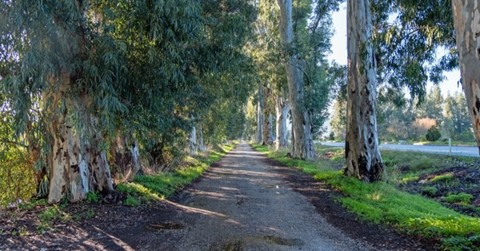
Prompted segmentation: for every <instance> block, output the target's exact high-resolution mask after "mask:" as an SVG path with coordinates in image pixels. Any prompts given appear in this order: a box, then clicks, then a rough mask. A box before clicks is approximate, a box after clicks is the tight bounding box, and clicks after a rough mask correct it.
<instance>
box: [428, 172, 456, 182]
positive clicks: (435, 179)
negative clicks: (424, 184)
mask: <svg viewBox="0 0 480 251" xmlns="http://www.w3.org/2000/svg"><path fill="white" fill-rule="evenodd" d="M454 177H455V175H454V174H453V173H444V174H440V175H437V176H435V177H433V178H431V179H430V182H446V181H449V180H452V179H453V178H454Z"/></svg>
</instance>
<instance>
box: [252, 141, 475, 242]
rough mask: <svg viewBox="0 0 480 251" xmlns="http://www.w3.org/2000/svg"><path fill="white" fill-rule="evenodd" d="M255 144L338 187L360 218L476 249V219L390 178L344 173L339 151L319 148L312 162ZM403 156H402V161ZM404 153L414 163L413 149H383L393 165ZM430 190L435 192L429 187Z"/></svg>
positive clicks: (419, 166) (423, 164) (422, 163)
mask: <svg viewBox="0 0 480 251" xmlns="http://www.w3.org/2000/svg"><path fill="white" fill-rule="evenodd" d="M254 148H255V149H256V150H258V151H261V152H264V153H266V154H267V155H268V157H270V158H272V159H275V160H277V161H279V162H280V163H282V164H284V165H286V166H290V167H295V168H298V169H300V170H301V171H303V172H305V173H308V174H310V175H312V176H314V177H315V178H316V179H318V180H322V181H324V182H326V183H327V184H329V185H331V186H332V187H333V188H335V189H337V190H338V191H340V192H341V194H342V196H341V197H340V198H339V199H338V200H339V201H340V202H341V203H342V204H343V206H345V208H346V209H347V210H349V211H351V212H353V213H355V214H356V215H358V216H359V217H360V218H361V219H364V220H367V221H371V222H375V223H383V224H388V225H391V226H394V227H395V228H397V229H399V230H400V231H403V232H406V233H409V234H412V235H420V236H423V237H425V238H431V239H434V240H439V241H440V243H441V246H442V248H443V249H447V250H480V249H479V247H480V218H478V217H470V216H466V215H463V214H460V213H458V212H456V211H454V210H452V209H449V208H446V207H444V206H443V205H442V204H440V203H439V202H436V201H434V200H431V199H428V198H425V197H423V196H421V195H418V194H410V193H407V192H404V191H401V190H400V189H398V188H397V187H396V186H395V185H394V184H392V180H388V179H387V181H384V182H377V183H364V182H361V181H359V180H357V179H354V178H350V177H346V176H344V175H343V174H342V171H341V170H339V168H337V166H338V161H339V160H338V159H334V158H333V157H335V155H341V154H342V153H341V152H342V151H343V150H335V152H334V153H328V152H329V150H325V149H321V150H320V151H319V159H318V160H317V161H315V162H312V161H304V160H295V159H291V158H288V157H286V152H273V151H270V150H269V149H268V147H266V146H258V145H254ZM330 150H331V149H330ZM326 153H328V154H329V158H324V157H323V156H324V155H325V154H326ZM403 157H405V160H404V161H403V162H402V160H401V158H403ZM407 157H408V158H409V160H408V161H410V162H412V160H411V159H412V155H411V154H410V155H409V156H407V155H401V156H400V160H399V159H398V158H393V157H390V156H388V154H387V160H386V161H387V162H388V161H398V163H395V164H402V163H405V162H406V161H407V159H406V158H407ZM340 159H341V160H340V161H343V159H342V158H340ZM413 159H414V158H413ZM429 162H430V160H428V159H426V158H421V159H420V160H416V161H415V160H414V161H413V166H414V168H415V170H420V171H418V172H419V173H421V172H422V171H424V170H427V169H429V168H430V165H428V164H427V163H429ZM389 164H390V165H392V163H389ZM415 165H416V166H415ZM410 167H411V166H410ZM446 179H448V178H439V179H437V180H435V182H439V181H440V180H446ZM428 192H429V193H434V192H435V191H433V189H430V191H428ZM447 198H448V199H449V200H451V201H458V202H464V201H468V200H470V199H471V198H470V196H468V195H464V194H459V195H450V196H449V197H447Z"/></svg>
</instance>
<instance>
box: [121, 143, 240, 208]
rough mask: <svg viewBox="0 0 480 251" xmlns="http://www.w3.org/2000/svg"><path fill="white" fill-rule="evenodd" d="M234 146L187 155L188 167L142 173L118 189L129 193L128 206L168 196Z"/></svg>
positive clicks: (198, 175) (189, 181) (195, 177)
mask: <svg viewBox="0 0 480 251" xmlns="http://www.w3.org/2000/svg"><path fill="white" fill-rule="evenodd" d="M234 146H235V144H234V143H230V144H227V145H223V146H220V147H218V148H216V149H215V150H212V151H210V152H209V153H208V155H206V156H196V157H187V158H188V159H186V162H188V163H190V164H189V165H188V166H187V167H184V168H181V169H178V170H175V171H173V172H167V173H160V174H156V175H140V176H137V177H135V179H134V180H133V181H132V182H127V183H121V184H119V185H118V186H117V190H118V191H119V192H122V193H125V194H127V198H126V199H125V201H124V204H125V205H128V206H137V205H140V204H142V203H145V202H149V201H157V200H161V199H165V198H168V197H169V196H170V195H172V194H173V193H175V192H176V191H178V190H180V189H182V188H183V187H185V186H186V185H188V184H190V183H192V182H193V181H194V180H195V179H197V178H198V177H200V176H201V175H202V174H203V172H205V171H206V170H207V169H208V168H209V167H210V165H211V164H213V163H215V162H217V161H219V160H220V159H221V158H222V157H223V156H224V155H225V154H226V153H227V152H229V151H231V150H232V149H233V148H234Z"/></svg>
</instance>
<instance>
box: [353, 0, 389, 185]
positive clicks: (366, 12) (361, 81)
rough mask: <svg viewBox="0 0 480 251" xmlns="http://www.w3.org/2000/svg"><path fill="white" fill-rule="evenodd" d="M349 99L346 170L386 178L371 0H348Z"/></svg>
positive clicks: (360, 175) (368, 177)
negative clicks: (380, 140) (379, 129)
mask: <svg viewBox="0 0 480 251" xmlns="http://www.w3.org/2000/svg"><path fill="white" fill-rule="evenodd" d="M347 13H348V14H347V15H348V19H347V20H348V21H347V32H348V35H347V36H348V37H347V40H348V102H347V136H346V140H345V158H346V161H347V169H346V174H347V175H350V176H355V177H357V178H359V179H361V180H365V181H368V182H372V181H377V180H380V179H381V178H382V174H383V170H384V165H383V162H382V157H381V155H380V151H379V148H378V135H377V118H376V114H375V113H376V111H375V106H376V88H377V86H376V83H377V81H376V66H375V58H374V54H373V47H372V42H371V34H372V32H371V29H372V28H371V27H372V21H371V14H370V1H369V0H348V3H347Z"/></svg>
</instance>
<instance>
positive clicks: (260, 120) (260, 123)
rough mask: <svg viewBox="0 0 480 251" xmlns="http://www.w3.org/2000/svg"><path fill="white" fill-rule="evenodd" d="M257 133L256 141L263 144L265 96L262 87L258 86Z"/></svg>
mask: <svg viewBox="0 0 480 251" xmlns="http://www.w3.org/2000/svg"><path fill="white" fill-rule="evenodd" d="M257 95H258V97H257V99H258V101H257V133H256V140H257V143H258V144H262V143H263V133H264V131H263V130H264V123H265V95H264V90H263V85H259V86H258V93H257Z"/></svg>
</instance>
